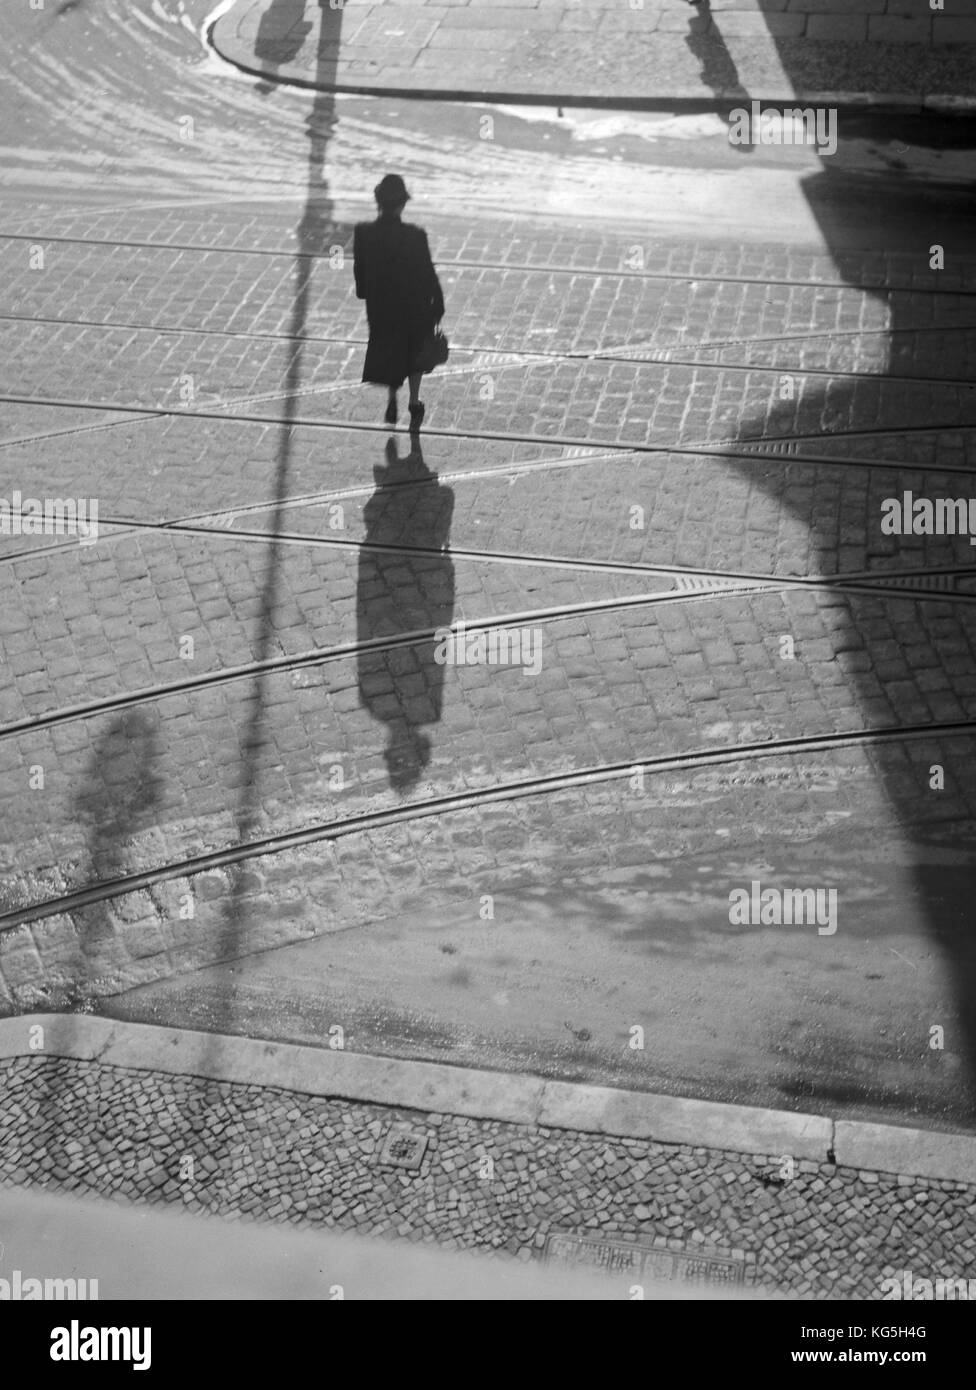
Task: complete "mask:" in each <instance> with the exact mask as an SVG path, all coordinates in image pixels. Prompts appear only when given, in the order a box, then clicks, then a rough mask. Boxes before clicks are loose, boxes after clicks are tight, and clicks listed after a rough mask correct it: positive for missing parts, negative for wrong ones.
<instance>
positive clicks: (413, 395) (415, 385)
mask: <svg viewBox="0 0 976 1390" xmlns="http://www.w3.org/2000/svg"><path fill="white" fill-rule="evenodd" d="M423 375H424V374H423V372H411V373H410V375H409V376H408V377H407V383H408V385H409V387H410V404H411V405H417V403H418V402H419V400H420V383H421V380H422V379H423Z"/></svg>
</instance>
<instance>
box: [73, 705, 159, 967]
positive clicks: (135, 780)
mask: <svg viewBox="0 0 976 1390" xmlns="http://www.w3.org/2000/svg"><path fill="white" fill-rule="evenodd" d="M161 760H162V750H161V747H160V740H159V731H158V727H157V723H156V719H155V717H154V716H150V715H147V714H145V713H143V712H142V711H140V710H137V709H136V710H127V711H126V712H125V713H124V714H121V715H119V716H118V717H117V718H116V719H114V720H113V721H112V723H111V724H110V725H109V726H108V728H107V729H106V730H105V732H104V733H103V734H102V735H101V736H100V738H99V739H98V741H97V742H96V744H95V747H94V749H93V751H92V756H91V759H90V762H89V767H88V774H87V778H86V781H85V784H84V786H83V787H82V788H81V789H80V791H79V792H78V795H77V796H76V797H75V801H74V813H75V817H76V819H77V821H78V824H79V825H80V826H82V827H83V828H84V830H85V834H86V836H87V839H88V876H87V882H88V885H89V886H90V887H94V886H95V885H97V884H100V883H110V882H111V881H112V880H113V879H115V878H118V877H120V876H122V875H124V874H126V873H128V872H130V871H131V868H132V857H133V855H134V853H135V847H136V845H137V843H138V837H139V835H140V834H142V833H144V832H145V831H146V830H149V829H151V828H152V827H153V826H155V825H156V823H157V820H158V816H159V808H160V803H161V801H162V795H163V778H162V776H161V775H160V771H159V768H160V765H161ZM74 918H75V922H76V925H77V927H78V936H79V946H80V948H81V952H82V955H83V957H84V958H85V959H84V962H82V963H81V968H80V969H79V973H78V978H77V979H76V982H75V983H76V985H77V986H79V987H80V986H83V985H84V983H85V980H86V979H87V977H88V973H89V971H88V964H89V963H90V959H91V957H93V956H95V955H97V953H98V951H99V949H100V948H101V947H103V946H105V945H106V944H108V943H110V942H111V938H112V927H111V922H110V919H109V916H108V914H107V913H106V912H105V910H104V908H103V907H100V906H97V905H96V906H94V907H90V908H81V909H79V910H78V911H77V912H76V913H75V914H74Z"/></svg>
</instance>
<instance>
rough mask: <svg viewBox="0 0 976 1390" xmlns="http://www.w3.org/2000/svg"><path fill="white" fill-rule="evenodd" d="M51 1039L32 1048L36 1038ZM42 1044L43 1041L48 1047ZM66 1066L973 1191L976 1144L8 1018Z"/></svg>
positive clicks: (566, 1085) (570, 1087)
mask: <svg viewBox="0 0 976 1390" xmlns="http://www.w3.org/2000/svg"><path fill="white" fill-rule="evenodd" d="M37 1027H41V1028H42V1029H43V1030H44V1033H43V1043H42V1045H40V1046H37V1045H34V1046H32V1035H31V1030H32V1029H34V1028H37ZM36 1040H37V1035H36V1034H35V1035H34V1039H33V1041H34V1042H35V1044H36ZM38 1055H43V1056H56V1057H64V1058H70V1059H72V1060H75V1061H85V1062H98V1063H102V1064H104V1065H106V1066H117V1067H128V1068H132V1069H133V1070H145V1071H162V1072H167V1073H171V1074H175V1075H191V1076H198V1077H202V1078H204V1079H207V1080H212V1081H223V1082H230V1083H237V1084H240V1085H251V1086H267V1087H275V1088H278V1089H281V1090H285V1091H294V1092H298V1093H300V1094H305V1095H316V1096H327V1097H335V1098H340V1099H344V1100H358V1101H366V1102H371V1103H373V1104H379V1105H387V1106H391V1107H400V1108H404V1109H408V1110H417V1111H422V1112H428V1113H437V1114H450V1115H461V1116H467V1117H470V1118H477V1119H484V1120H501V1121H506V1122H508V1123H514V1124H525V1125H537V1126H543V1127H547V1128H552V1129H562V1130H576V1131H580V1132H584V1133H588V1134H606V1135H614V1136H618V1137H624V1138H630V1139H646V1140H648V1141H651V1142H655V1143H662V1144H684V1145H693V1146H698V1147H701V1148H714V1149H723V1150H732V1151H735V1152H738V1153H746V1154H783V1155H789V1156H791V1157H793V1158H795V1159H796V1158H798V1159H800V1160H803V1159H808V1160H812V1161H814V1162H818V1163H830V1164H834V1163H836V1164H838V1165H840V1166H842V1167H850V1168H857V1169H867V1170H871V1171H874V1172H882V1173H892V1174H896V1175H899V1176H907V1177H915V1178H929V1179H934V1180H937V1181H947V1182H961V1183H972V1182H973V1181H974V1179H976V1137H974V1136H971V1135H965V1134H948V1133H947V1134H943V1133H939V1132H936V1131H926V1130H917V1129H905V1128H899V1127H897V1126H894V1125H880V1124H868V1123H862V1122H855V1121H850V1120H836V1121H835V1120H831V1119H828V1118H826V1117H824V1116H820V1115H806V1114H799V1113H793V1112H791V1111H784V1110H770V1109H765V1108H760V1107H755V1106H743V1105H729V1104H725V1103H719V1102H714V1101H701V1100H693V1099H685V1098H681V1097H676V1096H666V1095H654V1094H651V1093H649V1092H645V1091H623V1090H614V1089H611V1088H609V1087H600V1086H587V1085H580V1084H577V1083H574V1082H564V1081H545V1080H543V1079H542V1078H540V1077H532V1076H521V1075H514V1074H512V1073H508V1072H492V1071H479V1070H476V1069H473V1068H467V1067H452V1066H442V1065H439V1064H437V1063H433V1062H414V1061H407V1060H402V1059H399V1058H392V1057H373V1056H367V1055H364V1054H356V1053H350V1052H339V1051H331V1050H329V1049H326V1048H315V1047H307V1046H300V1045H297V1044H293V1043H276V1042H266V1041H262V1040H259V1039H254V1038H243V1037H235V1036H227V1035H223V1034H217V1033H198V1032H192V1031H190V1030H186V1029H177V1028H160V1027H156V1026H155V1025H150V1024H143V1023H126V1022H119V1021H116V1020H112V1019H106V1018H100V1017H98V1016H97V1015H88V1014H44V1013H38V1014H20V1015H15V1016H14V1017H11V1018H4V1019H0V1058H11V1057H31V1056H38Z"/></svg>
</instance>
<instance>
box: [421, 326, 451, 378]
mask: <svg viewBox="0 0 976 1390" xmlns="http://www.w3.org/2000/svg"><path fill="white" fill-rule="evenodd" d="M449 356H450V348H449V346H448V342H447V334H446V333H443V332H442V331H441V330H440V329H439V328H432V329H431V330H430V332H429V333H428V334H427V335H426V337H425V338H424V341H423V342H422V343H421V344H420V351H419V352H418V353H417V368H418V370H419V371H421V372H432V371H433V370H434V368H435V367H442V366H443V365H444V363H445V362H446V361H447V359H448V357H449Z"/></svg>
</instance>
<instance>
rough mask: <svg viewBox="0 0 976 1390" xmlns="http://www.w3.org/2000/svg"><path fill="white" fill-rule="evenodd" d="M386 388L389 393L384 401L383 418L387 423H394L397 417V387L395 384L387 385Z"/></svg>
mask: <svg viewBox="0 0 976 1390" xmlns="http://www.w3.org/2000/svg"><path fill="white" fill-rule="evenodd" d="M387 390H388V391H389V393H390V395H389V399H388V400H387V402H386V416H385V417H384V418H385V419H386V423H387V424H388V425H395V424H396V418H397V388H396V387H395V386H389V387H387Z"/></svg>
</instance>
